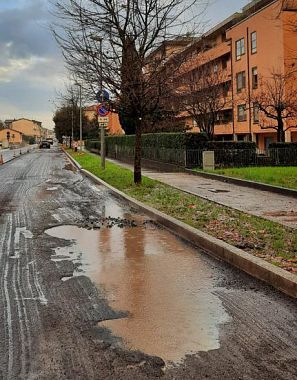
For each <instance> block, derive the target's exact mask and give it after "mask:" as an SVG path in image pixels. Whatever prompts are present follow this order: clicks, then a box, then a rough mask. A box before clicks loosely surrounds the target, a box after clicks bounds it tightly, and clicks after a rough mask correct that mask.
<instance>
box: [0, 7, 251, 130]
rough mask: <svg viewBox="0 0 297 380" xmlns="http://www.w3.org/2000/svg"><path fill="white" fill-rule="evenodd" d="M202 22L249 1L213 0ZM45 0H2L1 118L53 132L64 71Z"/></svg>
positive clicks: (214, 19)
mask: <svg viewBox="0 0 297 380" xmlns="http://www.w3.org/2000/svg"><path fill="white" fill-rule="evenodd" d="M211 2H212V4H211V5H210V6H209V7H208V9H207V11H206V14H205V16H204V17H205V19H206V20H208V21H209V25H210V26H212V25H214V24H215V23H217V22H219V21H221V20H223V19H224V18H226V17H228V16H229V15H230V14H231V13H233V12H235V11H238V10H240V8H241V7H242V6H244V5H246V4H247V3H248V1H247V0H211ZM51 17H52V16H51V15H50V12H49V0H0V120H1V119H2V120H4V119H11V118H19V117H26V118H29V119H35V120H40V121H42V122H43V125H44V126H45V127H47V128H53V123H52V114H53V109H54V106H53V104H52V103H51V101H52V100H54V99H55V93H56V90H58V89H59V88H62V86H63V83H65V81H66V73H65V71H64V67H63V60H62V57H61V54H60V51H59V49H58V47H57V45H56V42H55V41H54V39H53V37H52V36H51V32H50V30H49V24H50V22H51Z"/></svg>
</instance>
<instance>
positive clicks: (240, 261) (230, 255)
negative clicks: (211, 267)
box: [64, 151, 297, 298]
mask: <svg viewBox="0 0 297 380" xmlns="http://www.w3.org/2000/svg"><path fill="white" fill-rule="evenodd" d="M64 152H65V151H64ZM65 154H66V155H67V157H68V158H69V159H70V161H71V162H72V163H73V164H74V165H75V166H76V167H77V168H78V169H79V170H80V171H81V172H82V173H83V174H84V175H85V176H86V177H88V178H89V179H91V180H92V181H93V182H95V183H97V184H100V185H103V186H105V187H107V188H108V189H109V190H110V191H111V192H112V193H113V194H114V195H115V196H116V197H117V198H120V199H123V200H124V201H125V202H127V203H128V204H129V205H131V206H133V207H136V208H137V209H139V210H141V211H143V212H145V213H146V214H147V215H149V216H150V217H152V218H153V219H154V220H155V221H157V222H158V223H160V224H161V225H163V226H165V227H166V228H168V229H169V230H170V231H171V232H173V233H174V234H175V235H177V236H179V237H181V238H183V239H185V240H187V241H189V242H190V243H192V244H194V245H195V246H197V247H200V248H202V249H203V250H205V251H206V252H207V253H208V254H210V255H211V256H214V257H216V258H219V259H221V260H223V261H226V262H227V263H229V264H231V265H233V266H235V267H236V268H238V269H240V270H242V271H244V272H245V273H248V274H249V275H251V276H253V277H255V278H257V279H259V280H261V281H264V282H266V283H268V284H269V285H272V286H273V287H274V288H276V289H278V290H280V291H282V292H283V293H285V294H287V295H289V296H291V297H293V298H297V276H295V275H293V274H291V273H289V272H286V271H284V270H283V269H280V268H278V267H276V266H274V265H272V264H270V263H268V262H266V261H264V260H262V259H259V258H258V257H255V256H252V255H250V254H248V253H246V252H244V251H243V250H241V249H239V248H236V247H233V246H232V245H230V244H228V243H225V242H223V241H222V240H219V239H217V238H214V237H212V236H210V235H208V234H206V233H205V232H202V231H200V230H197V229H196V228H193V227H191V226H189V225H187V224H185V223H183V222H180V221H178V220H177V219H175V218H172V217H171V216H168V215H166V214H164V213H162V212H160V211H158V210H156V209H154V208H152V207H150V206H147V205H145V204H143V203H142V202H139V201H137V200H135V199H134V198H131V197H129V196H128V195H126V194H124V193H123V192H121V191H119V190H117V189H115V188H114V187H112V186H111V185H109V184H108V183H106V182H104V181H103V180H101V179H100V178H98V177H96V176H95V175H94V174H92V173H90V172H89V171H87V170H85V169H82V167H81V166H80V165H79V164H78V163H77V162H76V161H75V160H74V159H73V158H72V157H71V156H70V155H69V154H68V153H67V152H65Z"/></svg>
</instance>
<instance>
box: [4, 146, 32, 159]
mask: <svg viewBox="0 0 297 380" xmlns="http://www.w3.org/2000/svg"><path fill="white" fill-rule="evenodd" d="M36 148H37V145H29V146H24V147H21V148H17V149H0V155H2V158H3V162H4V163H5V162H8V161H10V160H12V159H13V158H15V157H19V156H20V155H22V154H26V153H28V152H31V151H32V150H33V149H36Z"/></svg>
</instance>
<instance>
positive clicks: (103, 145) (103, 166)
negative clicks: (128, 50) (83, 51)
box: [100, 39, 105, 170]
mask: <svg viewBox="0 0 297 380" xmlns="http://www.w3.org/2000/svg"><path fill="white" fill-rule="evenodd" d="M102 54H103V52H102V39H100V92H101V99H102V102H103V77H102V76H103V62H102V61H103V57H102ZM100 140H101V152H100V155H101V169H102V170H105V131H104V124H103V123H101V136H100Z"/></svg>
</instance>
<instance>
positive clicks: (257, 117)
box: [253, 103, 259, 123]
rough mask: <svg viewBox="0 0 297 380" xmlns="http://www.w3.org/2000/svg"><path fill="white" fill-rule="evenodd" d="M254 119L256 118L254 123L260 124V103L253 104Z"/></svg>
mask: <svg viewBox="0 0 297 380" xmlns="http://www.w3.org/2000/svg"><path fill="white" fill-rule="evenodd" d="M253 118H254V123H259V104H258V103H254V104H253Z"/></svg>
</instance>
